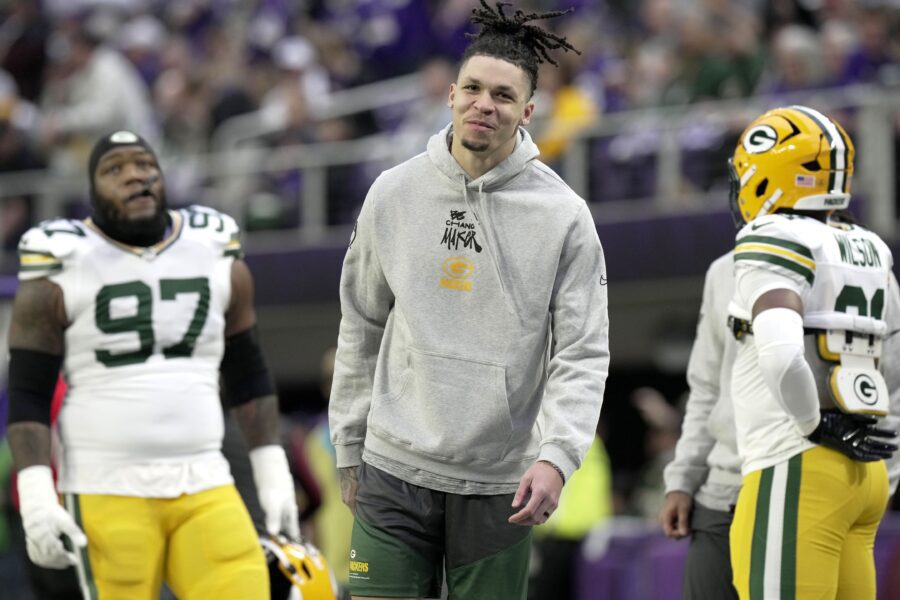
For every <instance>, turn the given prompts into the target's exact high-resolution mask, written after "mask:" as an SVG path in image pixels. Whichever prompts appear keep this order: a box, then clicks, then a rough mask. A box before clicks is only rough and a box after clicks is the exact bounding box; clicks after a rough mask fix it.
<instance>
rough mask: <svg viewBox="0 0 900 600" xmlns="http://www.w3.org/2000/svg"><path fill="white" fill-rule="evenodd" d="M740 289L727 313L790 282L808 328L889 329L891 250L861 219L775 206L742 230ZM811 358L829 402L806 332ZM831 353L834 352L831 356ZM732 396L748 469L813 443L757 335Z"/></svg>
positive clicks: (741, 310)
mask: <svg viewBox="0 0 900 600" xmlns="http://www.w3.org/2000/svg"><path fill="white" fill-rule="evenodd" d="M734 259H735V296H734V299H733V301H732V303H731V305H730V306H729V313H730V314H731V315H733V316H734V317H737V318H739V319H743V320H746V321H750V320H751V310H752V307H753V304H754V303H755V302H756V300H757V299H758V298H759V297H760V296H761V295H762V294H764V293H765V292H767V291H770V290H773V289H790V290H793V291H794V292H796V293H797V294H798V295H799V296H800V298H801V299H802V301H803V308H804V314H803V326H804V328H805V329H807V330H842V331H852V332H858V333H861V334H865V335H871V336H873V337H876V338H880V337H883V336H884V335H885V333H886V329H887V327H886V325H885V321H884V317H885V315H884V308H885V304H886V302H885V300H886V294H887V290H888V282H889V277H890V272H891V269H892V266H893V258H892V256H891V252H890V249H889V248H888V247H887V245H886V244H885V243H884V242H883V241H882V240H881V238H879V237H878V236H877V235H876V234H874V233H872V232H871V231H868V230H866V229H863V228H861V227H858V226H855V225H844V224H836V223H828V224H826V223H822V222H821V221H818V220H816V219H813V218H810V217H803V216H797V215H783V214H774V215H767V216H765V217H761V218H759V219H756V220H754V221H752V222H751V223H749V224H747V225H746V226H744V228H743V229H741V231H740V232H739V233H738V235H737V241H736V246H735V254H734ZM806 358H807V361H808V362H809V363H810V367H811V368H812V370H813V374H814V376H815V378H816V383H817V386H818V389H819V396H820V401H822V402H823V403H825V404H826V405H828V403H829V402H830V399H829V392H828V385H827V380H826V377H827V374H828V371H829V366H830V365H831V364H834V363H829V362H828V360H826V357H824V356H821V355H820V354H819V352H818V350H817V344H816V339H815V336H809V335H808V336H807V351H806ZM829 360H833V357H832V358H831V359H829ZM732 396H733V399H734V410H735V419H736V427H737V442H738V451H739V453H740V455H741V458H742V462H743V466H742V471H743V473H744V474H747V473H749V472H751V471H756V470H759V469H763V468H766V467H769V466H772V465H774V464H777V463H780V462H782V461H784V460H787V459H788V458H790V457H792V456H794V455H796V454H799V453H800V452H803V451H804V450H806V449H808V448H811V447H812V446H813V443H812V442H810V441H809V440H808V439H806V438H805V437H803V436H802V435H801V434H800V433H799V431H798V430H797V429H796V427H795V426H794V424H793V423H792V421H791V419H790V417H789V416H788V414H787V413H786V411H785V410H784V409H783V408H782V407H781V406H780V405H779V403H778V401H777V400H776V399H775V397H774V395H773V394H772V393H771V392H770V391H769V389H768V387H767V386H766V384H765V382H764V381H763V378H762V375H761V373H760V371H759V366H758V364H757V352H756V346H755V344H754V343H753V338H752V336H748V337H746V338H745V339H744V341H743V343H739V344H738V353H737V358H736V361H735V365H734V372H733V376H732Z"/></svg>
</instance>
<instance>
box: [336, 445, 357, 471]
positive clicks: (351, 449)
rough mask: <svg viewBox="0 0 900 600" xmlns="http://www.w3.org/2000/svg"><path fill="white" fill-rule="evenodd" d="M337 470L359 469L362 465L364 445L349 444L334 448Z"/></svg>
mask: <svg viewBox="0 0 900 600" xmlns="http://www.w3.org/2000/svg"><path fill="white" fill-rule="evenodd" d="M334 451H335V456H336V458H337V468H338V469H343V468H344V467H357V466H359V465H360V464H361V463H362V451H363V445H362V444H347V445H340V446H335V447H334Z"/></svg>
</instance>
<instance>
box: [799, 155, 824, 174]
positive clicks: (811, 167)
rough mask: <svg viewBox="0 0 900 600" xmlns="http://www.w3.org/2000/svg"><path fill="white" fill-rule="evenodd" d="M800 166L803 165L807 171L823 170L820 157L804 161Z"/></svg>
mask: <svg viewBox="0 0 900 600" xmlns="http://www.w3.org/2000/svg"><path fill="white" fill-rule="evenodd" d="M800 166H801V167H803V168H804V169H806V170H807V171H813V172H815V171H821V170H822V165H820V164H819V159H818V158H817V159H815V160H811V161H809V162H805V163H803V164H802V165H800Z"/></svg>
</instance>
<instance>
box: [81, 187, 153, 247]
mask: <svg viewBox="0 0 900 600" xmlns="http://www.w3.org/2000/svg"><path fill="white" fill-rule="evenodd" d="M92 204H93V206H94V212H93V213H92V214H91V220H93V222H94V224H96V225H97V227H99V228H100V230H101V231H102V232H103V233H105V234H106V235H108V236H109V237H111V238H112V239H114V240H116V241H117V242H122V243H123V244H128V245H129V246H141V247H147V246H152V245H154V244H156V243H158V242H161V241H162V239H163V237H165V235H166V227H168V226H169V213H168V211H167V210H166V199H165V196H163V197H162V198H161V202H160V205H159V209H158V210H157V211H156V214H154V215H153V216H152V217H150V218H149V219H140V220H138V221H129V220H127V219H123V218H121V216H120V215H119V213H118V212H117V211H116V210H115V209H114V208H113V204H112V202H111V201H109V200H108V199H106V198H103V197H102V196H100V195H99V194H97V193H96V192H95V194H94V197H93V199H92Z"/></svg>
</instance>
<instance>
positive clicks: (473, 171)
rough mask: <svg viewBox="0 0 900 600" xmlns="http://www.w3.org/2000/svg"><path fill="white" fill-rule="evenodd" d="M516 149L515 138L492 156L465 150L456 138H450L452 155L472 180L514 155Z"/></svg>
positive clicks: (491, 154)
mask: <svg viewBox="0 0 900 600" xmlns="http://www.w3.org/2000/svg"><path fill="white" fill-rule="evenodd" d="M515 147H516V138H515V137H513V138H512V139H510V140H509V142H507V143H505V144H503V145H502V146H500V147H499V148H497V149H496V150H494V151H493V152H492V153H490V154H484V153H481V152H472V151H471V150H469V149H468V148H465V147H464V146H463V145H462V144H461V143H459V140H457V139H456V137H455V136H451V138H450V155H451V156H453V158H455V159H456V162H458V163H459V166H460V167H462V169H463V171H465V172H466V175H468V176H469V177H471V178H472V179H478V178H479V177H481V176H482V175H484V174H485V173H487V172H488V171H490V170H491V169H493V168H494V167H496V166H497V165H499V164H500V163H501V162H503V161H504V160H506V157H507V156H509V155H510V154H512V151H513V150H514V149H515Z"/></svg>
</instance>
